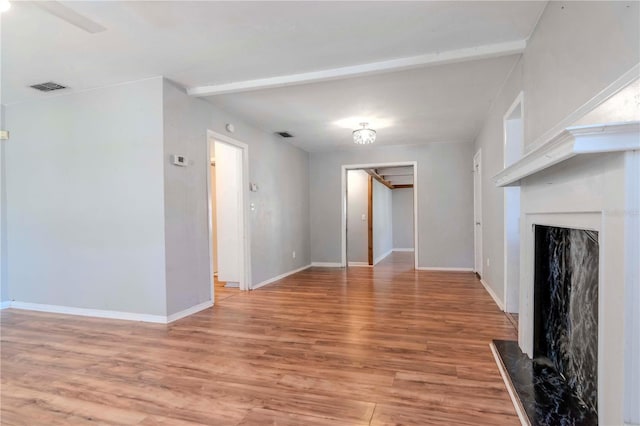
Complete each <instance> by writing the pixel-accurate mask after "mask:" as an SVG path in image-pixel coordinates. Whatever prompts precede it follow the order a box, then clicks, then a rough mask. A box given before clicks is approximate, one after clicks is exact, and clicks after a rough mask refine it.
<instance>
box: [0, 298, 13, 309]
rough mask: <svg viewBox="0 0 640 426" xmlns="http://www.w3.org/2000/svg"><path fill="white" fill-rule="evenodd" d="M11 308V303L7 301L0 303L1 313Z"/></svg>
mask: <svg viewBox="0 0 640 426" xmlns="http://www.w3.org/2000/svg"><path fill="white" fill-rule="evenodd" d="M9 307H11V301H9V300H5V301H4V302H0V311H1V310H3V309H7V308H9Z"/></svg>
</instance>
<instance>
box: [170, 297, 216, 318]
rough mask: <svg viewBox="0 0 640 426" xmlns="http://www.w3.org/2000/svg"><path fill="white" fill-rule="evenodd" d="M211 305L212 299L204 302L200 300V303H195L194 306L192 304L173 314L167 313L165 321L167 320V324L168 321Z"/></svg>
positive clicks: (186, 315)
mask: <svg viewBox="0 0 640 426" xmlns="http://www.w3.org/2000/svg"><path fill="white" fill-rule="evenodd" d="M212 306H213V301H211V300H207V301H206V302H202V303H200V304H197V305H195V306H192V307H190V308H187V309H185V310H182V311H180V312H176V313H175V314H171V315H169V316H168V317H167V320H166V322H167V324H168V323H170V322H174V321H177V320H179V319H182V318H184V317H188V316H189V315H193V314H195V313H196V312H200V311H203V310H205V309H207V308H210V307H212Z"/></svg>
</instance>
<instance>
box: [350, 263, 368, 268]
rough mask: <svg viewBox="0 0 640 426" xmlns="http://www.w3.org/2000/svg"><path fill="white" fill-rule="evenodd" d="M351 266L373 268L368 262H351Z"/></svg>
mask: <svg viewBox="0 0 640 426" xmlns="http://www.w3.org/2000/svg"><path fill="white" fill-rule="evenodd" d="M349 266H362V267H367V268H370V267H372V265H369V263H368V262H349Z"/></svg>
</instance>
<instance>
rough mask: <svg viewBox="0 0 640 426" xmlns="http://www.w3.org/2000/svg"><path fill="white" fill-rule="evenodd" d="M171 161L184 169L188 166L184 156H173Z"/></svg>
mask: <svg viewBox="0 0 640 426" xmlns="http://www.w3.org/2000/svg"><path fill="white" fill-rule="evenodd" d="M172 159H173V164H175V165H176V166H181V167H186V166H187V164H188V160H187V157H185V156H184V155H178V154H174V155H173V156H172Z"/></svg>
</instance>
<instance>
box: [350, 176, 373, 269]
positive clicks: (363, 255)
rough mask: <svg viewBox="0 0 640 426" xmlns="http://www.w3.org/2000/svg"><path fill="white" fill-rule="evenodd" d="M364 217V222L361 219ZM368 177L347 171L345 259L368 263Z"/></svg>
mask: <svg viewBox="0 0 640 426" xmlns="http://www.w3.org/2000/svg"><path fill="white" fill-rule="evenodd" d="M363 215H364V218H365V219H364V220H362V217H363ZM368 216H369V175H368V174H367V172H365V171H364V170H348V171H347V259H348V260H349V262H359V263H367V264H368V263H369V217H368Z"/></svg>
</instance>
